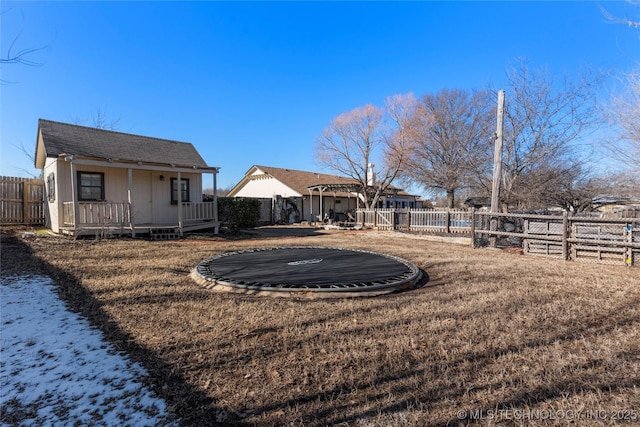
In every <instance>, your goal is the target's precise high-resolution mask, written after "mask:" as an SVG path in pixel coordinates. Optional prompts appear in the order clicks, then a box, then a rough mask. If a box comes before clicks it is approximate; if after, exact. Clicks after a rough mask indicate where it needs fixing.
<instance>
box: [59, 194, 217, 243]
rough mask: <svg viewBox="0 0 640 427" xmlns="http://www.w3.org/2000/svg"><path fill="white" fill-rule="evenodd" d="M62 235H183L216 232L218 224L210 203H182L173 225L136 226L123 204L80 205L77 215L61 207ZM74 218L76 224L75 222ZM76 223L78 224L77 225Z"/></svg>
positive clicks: (70, 204) (129, 207) (128, 207)
mask: <svg viewBox="0 0 640 427" xmlns="http://www.w3.org/2000/svg"><path fill="white" fill-rule="evenodd" d="M64 208H65V209H64V225H63V226H62V227H60V231H61V232H62V233H63V234H66V235H71V236H74V237H78V236H96V237H115V236H132V237H136V236H137V235H147V234H148V235H153V234H154V231H155V232H156V233H164V234H167V233H173V234H178V235H179V236H182V235H183V234H184V233H187V232H190V231H196V230H204V229H207V228H213V229H214V230H216V231H217V228H218V227H219V226H220V222H219V221H218V218H217V215H216V214H217V212H215V210H214V209H213V208H214V204H213V203H211V202H199V203H185V204H184V205H183V215H182V221H179V220H178V219H176V222H174V223H139V224H137V223H135V221H132V218H131V206H130V205H129V204H128V203H126V202H100V203H93V202H92V203H79V204H78V213H77V214H74V212H73V209H74V207H73V203H69V202H66V203H64ZM76 218H77V220H76ZM76 221H77V223H76Z"/></svg>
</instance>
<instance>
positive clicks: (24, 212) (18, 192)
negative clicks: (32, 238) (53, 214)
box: [0, 176, 44, 225]
mask: <svg viewBox="0 0 640 427" xmlns="http://www.w3.org/2000/svg"><path fill="white" fill-rule="evenodd" d="M0 224H2V225H9V224H22V225H37V224H44V182H43V181H42V180H41V179H32V178H17V177H10V176H2V177H0Z"/></svg>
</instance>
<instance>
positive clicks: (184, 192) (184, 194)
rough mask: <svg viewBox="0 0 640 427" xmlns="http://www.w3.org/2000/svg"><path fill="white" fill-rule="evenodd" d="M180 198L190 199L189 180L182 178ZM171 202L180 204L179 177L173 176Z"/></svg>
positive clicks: (184, 200) (186, 200) (183, 199)
mask: <svg viewBox="0 0 640 427" xmlns="http://www.w3.org/2000/svg"><path fill="white" fill-rule="evenodd" d="M180 198H181V200H182V201H183V202H188V201H189V180H188V179H184V178H181V179H180ZM171 204H172V205H177V204H178V179H177V178H171Z"/></svg>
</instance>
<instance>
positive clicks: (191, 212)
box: [182, 202, 218, 223]
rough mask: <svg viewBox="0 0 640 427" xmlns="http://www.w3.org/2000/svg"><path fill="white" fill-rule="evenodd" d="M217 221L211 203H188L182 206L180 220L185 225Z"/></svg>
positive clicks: (213, 206) (213, 205)
mask: <svg viewBox="0 0 640 427" xmlns="http://www.w3.org/2000/svg"><path fill="white" fill-rule="evenodd" d="M216 219H218V215H216V210H215V204H214V203H213V202H188V203H183V204H182V220H183V221H184V222H185V223H189V222H198V221H213V220H216Z"/></svg>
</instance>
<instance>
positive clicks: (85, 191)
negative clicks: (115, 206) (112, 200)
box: [78, 172, 104, 201]
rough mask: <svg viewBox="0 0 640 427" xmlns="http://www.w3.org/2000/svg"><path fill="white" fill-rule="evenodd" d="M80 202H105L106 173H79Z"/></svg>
mask: <svg viewBox="0 0 640 427" xmlns="http://www.w3.org/2000/svg"><path fill="white" fill-rule="evenodd" d="M78 200H83V201H102V200H104V173H102V172H78Z"/></svg>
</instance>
